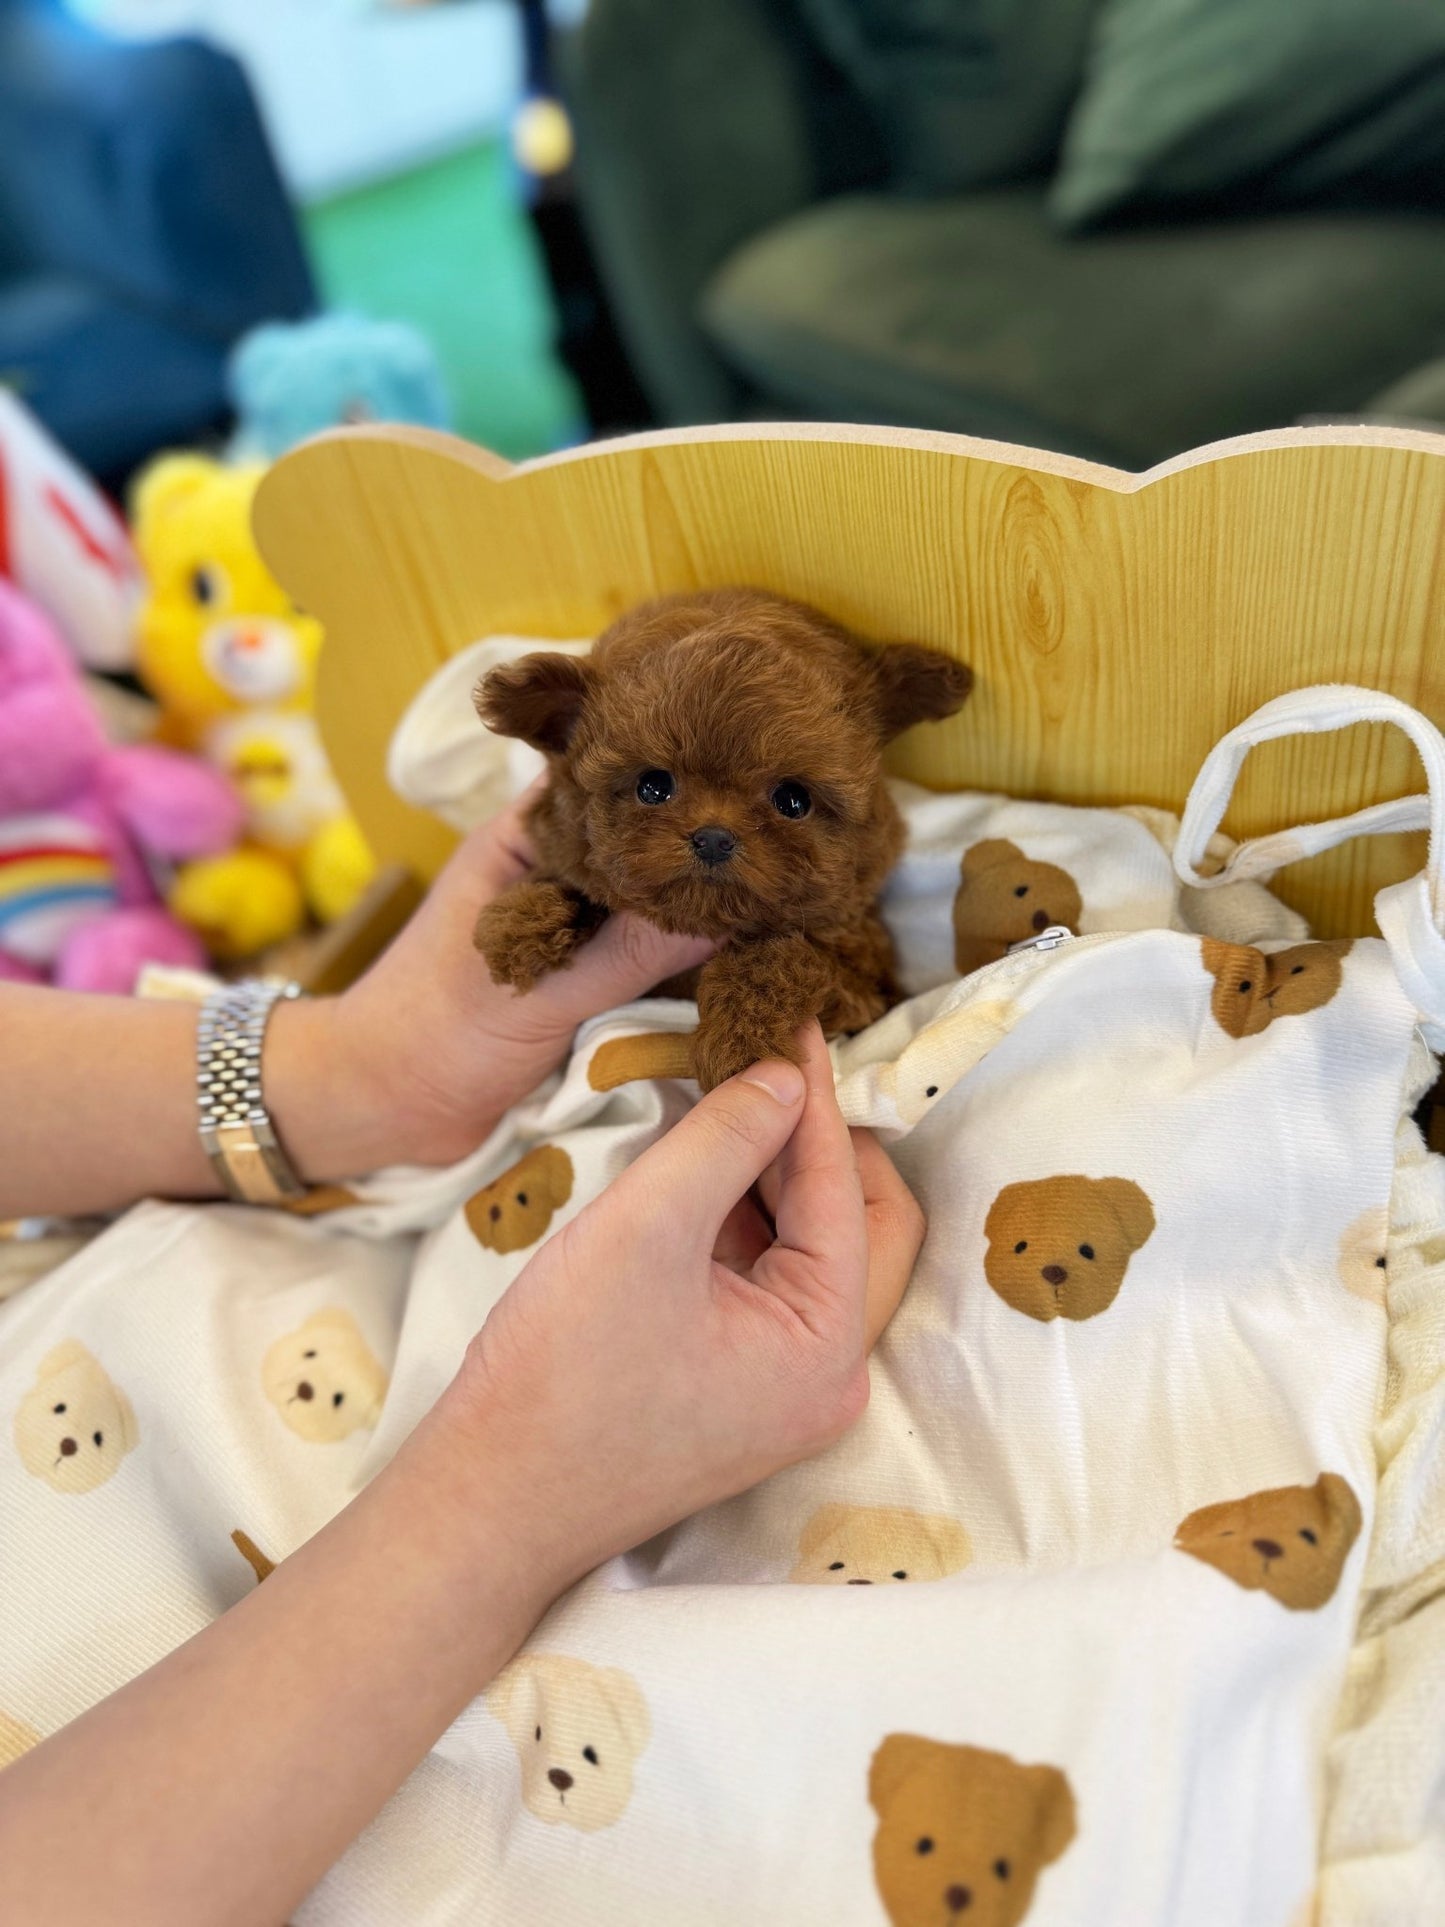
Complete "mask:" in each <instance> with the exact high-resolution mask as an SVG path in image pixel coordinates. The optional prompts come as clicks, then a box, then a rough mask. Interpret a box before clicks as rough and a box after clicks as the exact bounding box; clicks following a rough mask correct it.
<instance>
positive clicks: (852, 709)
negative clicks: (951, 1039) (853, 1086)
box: [476, 588, 972, 1090]
mask: <svg viewBox="0 0 1445 1927" xmlns="http://www.w3.org/2000/svg"><path fill="white" fill-rule="evenodd" d="M971 682H972V676H971V674H970V672H969V670H968V669H967V668H965V666H964V665H963V664H962V663H961V662H957V661H955V660H954V658H953V657H952V656H949V655H945V654H944V653H943V652H942V651H941V650H937V649H928V648H924V647H922V646H920V645H919V644H917V643H907V642H895V643H891V644H890V645H888V646H887V647H886V648H876V647H873V646H870V645H869V644H866V643H864V642H863V641H862V640H861V639H860V638H859V637H857V636H855V635H853V634H851V632H850V631H848V630H846V629H844V628H842V627H841V626H840V625H839V624H838V623H835V622H833V621H831V620H830V619H829V618H828V617H827V616H825V615H823V614H822V613H821V612H820V611H819V610H816V609H811V608H808V607H806V606H805V605H804V604H802V603H798V602H789V601H787V600H785V599H784V598H783V597H781V596H775V595H768V594H765V593H763V592H762V591H760V590H757V589H739V588H732V589H712V590H706V591H697V592H694V593H691V594H684V595H675V596H668V597H664V598H663V599H662V600H660V601H657V602H650V603H644V604H643V605H642V606H641V607H640V608H637V609H633V610H630V611H629V612H628V613H627V614H626V615H624V616H623V617H622V618H621V619H620V620H619V621H617V622H615V623H614V624H613V625H612V627H611V628H610V629H609V630H608V631H607V632H606V634H605V635H603V636H601V637H600V638H599V639H598V641H597V643H596V645H595V647H594V648H593V650H592V652H591V654H590V655H589V656H587V657H585V658H581V657H577V656H564V655H558V654H548V653H545V652H544V653H540V654H536V655H531V656H524V657H523V658H522V659H521V660H520V661H518V662H514V663H509V664H507V665H505V666H504V667H501V668H498V669H494V670H493V671H492V672H491V674H490V675H489V676H487V677H486V678H485V680H484V681H483V682H482V684H481V686H480V687H479V689H478V690H477V697H476V700H477V707H478V710H479V712H480V714H481V716H482V719H483V721H484V722H485V723H486V724H487V725H488V726H489V727H490V728H491V729H493V730H495V731H497V732H498V733H500V734H502V735H505V736H516V737H520V738H521V739H522V740H523V741H525V742H528V743H530V744H531V745H532V746H533V747H534V748H535V749H539V750H541V751H543V752H544V754H545V755H546V756H547V759H548V768H549V771H550V775H551V782H550V783H549V785H548V787H547V789H546V791H545V792H544V793H542V794H541V795H540V796H539V797H538V798H537V800H536V801H535V802H534V804H533V805H532V807H531V809H530V810H529V812H528V817H527V827H528V829H529V831H530V833H531V835H532V838H533V841H534V843H535V845H536V851H537V859H538V862H537V871H536V874H535V875H534V876H533V877H531V878H529V879H528V880H527V881H526V882H524V883H519V884H517V885H515V886H514V887H512V888H511V889H508V890H505V891H503V892H502V893H501V894H500V895H498V896H497V897H496V898H495V900H494V901H492V902H490V903H489V904H487V906H486V907H485V908H484V909H483V911H482V914H481V917H480V919H479V921H478V923H477V930H476V943H477V947H478V949H480V950H481V951H482V953H483V955H484V956H485V957H486V960H487V966H488V969H489V970H490V972H491V975H492V978H493V980H494V981H495V982H496V983H498V984H509V985H511V986H513V987H514V988H515V989H517V990H519V991H523V992H525V991H529V990H531V989H532V987H533V986H534V985H537V984H541V985H544V986H546V985H550V984H552V983H554V982H555V980H556V977H557V973H559V972H563V971H564V970H566V969H567V968H568V967H569V966H570V967H571V968H574V969H581V968H583V967H584V960H585V958H586V957H587V955H588V954H589V951H590V949H591V947H592V946H593V945H594V944H596V943H599V942H602V941H603V940H604V939H605V937H606V934H607V930H608V927H609V920H610V918H612V917H614V916H616V915H617V914H619V913H624V914H625V913H628V912H631V913H633V914H635V915H641V916H645V917H646V918H647V919H648V920H649V922H651V923H654V924H656V925H658V926H659V927H660V928H661V929H663V930H671V931H679V932H686V933H689V934H693V935H702V936H706V937H711V938H712V939H713V940H714V942H715V943H722V944H724V945H725V948H724V949H723V950H722V952H721V953H720V954H719V955H718V956H716V957H714V958H713V959H712V960H711V961H710V962H708V963H707V964H705V965H704V967H703V968H702V970H701V972H700V974H699V977H698V981H697V985H696V994H697V1002H698V1029H697V1033H696V1036H695V1038H694V1042H693V1065H694V1068H695V1071H696V1073H697V1077H698V1080H699V1082H700V1083H701V1084H702V1086H703V1088H704V1090H710V1089H711V1088H712V1087H713V1086H714V1085H716V1084H720V1083H721V1082H722V1081H723V1079H724V1078H728V1077H731V1076H734V1075H735V1074H736V1073H737V1072H739V1071H741V1070H743V1069H745V1068H746V1066H747V1065H749V1064H751V1063H753V1062H755V1061H756V1060H757V1059H759V1058H763V1057H783V1058H790V1057H791V1056H792V1054H793V1050H794V1039H795V1038H796V1036H797V1033H798V1029H799V1026H800V1025H801V1024H803V1023H804V1022H805V1021H806V1020H807V1019H809V1018H811V1017H817V1018H818V1019H819V1020H820V1021H821V1023H822V1026H823V1029H824V1032H825V1033H826V1034H827V1035H829V1036H832V1035H835V1034H837V1033H838V1032H842V1031H855V1030H861V1029H863V1028H864V1026H865V1025H867V1024H870V1023H872V1022H873V1021H874V1020H875V1019H876V1018H878V1017H881V1016H882V1015H883V1013H884V1011H885V1010H887V1009H888V1007H889V1005H890V1004H892V1003H894V1002H896V1001H897V997H898V989H897V985H896V984H895V982H894V979H893V946H892V943H891V940H890V938H889V935H888V932H887V929H886V928H885V926H884V924H883V921H882V918H881V917H880V915H879V913H878V907H877V902H876V899H877V894H878V890H879V888H880V886H881V884H882V882H883V879H884V878H885V876H886V875H887V874H888V871H889V870H890V869H891V868H892V866H893V864H894V862H895V860H896V859H897V857H898V854H899V852H900V850H901V849H902V847H903V822H902V818H901V817H900V816H899V813H898V810H897V807H896V805H895V804H894V801H893V798H892V797H891V795H890V794H889V792H888V788H887V785H886V783H885V781H884V775H883V757H882V753H883V747H884V745H885V744H886V743H888V742H890V741H891V740H892V738H893V737H895V736H896V735H898V734H899V732H900V731H902V730H904V729H907V728H908V727H910V725H912V724H914V723H919V722H924V721H930V720H938V719H940V718H942V717H944V716H949V715H951V714H952V713H953V711H954V710H956V709H957V708H958V707H959V705H960V704H961V703H962V702H963V700H964V698H965V697H966V696H967V694H968V690H969V686H970V684H971ZM574 959H575V961H574ZM688 993H689V994H691V986H688Z"/></svg>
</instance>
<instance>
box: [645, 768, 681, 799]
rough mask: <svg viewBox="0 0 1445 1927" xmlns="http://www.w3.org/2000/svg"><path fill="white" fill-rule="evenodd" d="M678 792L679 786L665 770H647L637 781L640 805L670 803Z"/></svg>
mask: <svg viewBox="0 0 1445 1927" xmlns="http://www.w3.org/2000/svg"><path fill="white" fill-rule="evenodd" d="M676 791H677V785H676V783H674V782H673V780H672V777H671V775H670V774H669V772H668V771H667V770H665V769H645V770H644V771H643V772H642V774H641V776H639V777H638V779H637V800H638V802H639V803H650V804H657V803H670V802H671V801H672V798H673V796H674V795H675V794H676Z"/></svg>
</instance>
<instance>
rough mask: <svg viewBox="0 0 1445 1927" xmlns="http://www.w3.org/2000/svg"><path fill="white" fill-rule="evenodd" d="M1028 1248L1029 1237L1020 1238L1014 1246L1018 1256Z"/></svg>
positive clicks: (1015, 1253)
mask: <svg viewBox="0 0 1445 1927" xmlns="http://www.w3.org/2000/svg"><path fill="white" fill-rule="evenodd" d="M1028 1248H1029V1241H1028V1239H1027V1238H1020V1239H1019V1241H1018V1243H1017V1244H1016V1245H1015V1246H1014V1255H1015V1256H1017V1255H1018V1253H1019V1252H1020V1251H1027V1250H1028Z"/></svg>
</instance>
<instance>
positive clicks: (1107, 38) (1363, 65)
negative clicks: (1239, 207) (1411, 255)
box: [1050, 0, 1445, 229]
mask: <svg viewBox="0 0 1445 1927" xmlns="http://www.w3.org/2000/svg"><path fill="white" fill-rule="evenodd" d="M1380 192H1384V193H1388V194H1391V195H1400V196H1404V197H1406V198H1409V199H1413V200H1425V201H1431V202H1434V203H1436V204H1440V205H1445V3H1442V0H1107V4H1106V5H1105V7H1104V8H1103V10H1102V12H1101V13H1100V15H1099V18H1098V22H1097V25H1096V27H1095V30H1094V41H1093V45H1092V48H1091V50H1090V54H1089V61H1088V71H1087V76H1086V79H1085V84H1084V88H1083V91H1082V94H1081V96H1080V98H1079V101H1078V104H1077V105H1076V107H1075V109H1074V112H1073V115H1072V117H1071V119H1070V121H1069V128H1068V132H1067V134H1066V136H1065V139H1064V151H1063V157H1062V161H1061V163H1060V167H1059V173H1058V177H1057V179H1056V181H1055V184H1054V190H1053V194H1052V197H1051V200H1050V208H1051V211H1052V213H1053V216H1054V218H1055V220H1056V221H1057V222H1058V223H1059V224H1060V226H1062V227H1065V228H1071V229H1079V228H1083V227H1087V226H1091V225H1095V224H1097V223H1098V222H1100V221H1102V220H1104V219H1105V218H1106V217H1108V216H1111V215H1116V214H1119V213H1120V212H1122V211H1125V210H1129V211H1135V210H1141V209H1155V208H1158V207H1160V206H1162V205H1163V204H1165V203H1173V202H1181V201H1183V202H1199V201H1211V200H1212V201H1219V200H1221V199H1225V198H1227V197H1229V196H1231V195H1233V196H1237V197H1245V196H1247V198H1248V201H1249V204H1250V206H1251V208H1253V209H1259V208H1261V207H1264V206H1281V205H1291V204H1293V205H1298V204H1300V203H1303V202H1306V201H1310V200H1315V199H1318V198H1320V197H1323V196H1326V195H1329V196H1331V197H1334V198H1338V197H1339V196H1340V195H1341V193H1354V194H1357V195H1363V194H1366V193H1380Z"/></svg>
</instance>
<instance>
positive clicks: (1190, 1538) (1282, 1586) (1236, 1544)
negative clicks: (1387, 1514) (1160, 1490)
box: [1174, 1472, 1360, 1612]
mask: <svg viewBox="0 0 1445 1927" xmlns="http://www.w3.org/2000/svg"><path fill="white" fill-rule="evenodd" d="M1359 1533H1360V1502H1359V1500H1358V1499H1357V1498H1356V1497H1355V1495H1354V1491H1353V1490H1352V1488H1351V1487H1350V1486H1349V1484H1348V1483H1347V1482H1346V1481H1345V1480H1344V1479H1342V1478H1341V1477H1340V1475H1339V1473H1338V1472H1322V1473H1321V1474H1320V1476H1319V1477H1318V1478H1317V1479H1316V1480H1315V1482H1314V1484H1313V1485H1280V1486H1273V1487H1271V1488H1270V1489H1269V1490H1268V1491H1267V1492H1250V1493H1247V1494H1246V1495H1245V1497H1244V1498H1242V1499H1226V1500H1225V1501H1223V1502H1222V1503H1221V1504H1219V1505H1206V1506H1201V1507H1200V1508H1199V1510H1198V1511H1197V1512H1191V1513H1190V1515H1189V1517H1188V1518H1187V1519H1186V1520H1185V1521H1184V1523H1183V1524H1182V1525H1181V1526H1180V1528H1179V1530H1178V1532H1176V1533H1175V1535H1174V1543H1175V1545H1176V1546H1177V1547H1178V1548H1179V1550H1180V1551H1181V1552H1187V1553H1188V1554H1189V1555H1190V1557H1191V1558H1193V1559H1201V1560H1203V1562H1204V1564H1205V1565H1207V1566H1213V1567H1214V1568H1215V1570H1216V1571H1217V1572H1222V1573H1223V1574H1224V1576H1225V1577H1226V1578H1227V1579H1232V1580H1233V1581H1234V1583H1235V1585H1236V1586H1243V1587H1244V1589H1245V1590H1246V1591H1247V1592H1267V1593H1268V1594H1269V1596H1270V1598H1271V1599H1277V1600H1278V1601H1279V1603H1280V1605H1281V1606H1288V1607H1289V1608H1290V1610H1291V1611H1292V1612H1315V1611H1317V1610H1318V1608H1319V1607H1321V1606H1323V1605H1326V1604H1327V1603H1328V1602H1329V1601H1330V1600H1331V1599H1333V1597H1334V1594H1335V1588H1336V1587H1337V1586H1338V1585H1339V1583H1340V1574H1341V1573H1342V1572H1343V1571H1344V1568H1345V1561H1346V1559H1348V1558H1349V1556H1350V1548H1351V1547H1352V1546H1353V1545H1354V1543H1355V1540H1356V1539H1357V1538H1358V1537H1359Z"/></svg>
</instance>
